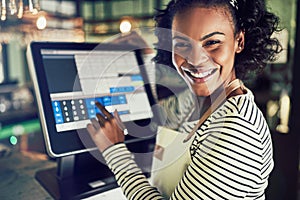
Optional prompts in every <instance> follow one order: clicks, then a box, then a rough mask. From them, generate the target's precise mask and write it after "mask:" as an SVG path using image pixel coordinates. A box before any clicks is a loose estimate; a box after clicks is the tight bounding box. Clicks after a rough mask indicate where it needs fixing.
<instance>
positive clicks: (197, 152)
mask: <svg viewBox="0 0 300 200" xmlns="http://www.w3.org/2000/svg"><path fill="white" fill-rule="evenodd" d="M156 21H157V26H158V29H157V31H156V34H157V36H158V39H159V42H158V44H157V52H158V53H157V56H156V57H155V61H156V62H157V63H159V64H167V65H168V66H171V67H174V68H176V70H177V72H178V73H179V74H180V75H181V77H182V78H183V79H184V80H185V81H186V83H187V84H188V86H189V88H190V90H191V92H192V93H193V95H191V93H188V92H186V91H185V92H183V93H182V94H179V95H178V96H177V97H170V98H169V99H166V100H165V101H163V102H162V106H163V107H164V108H165V111H166V116H167V119H166V123H165V124H164V126H166V127H168V128H170V127H172V128H173V129H176V130H177V131H178V132H180V134H186V135H188V137H187V138H192V139H191V140H192V142H191V143H189V145H190V146H189V147H188V154H187V155H188V157H189V159H187V160H188V162H187V163H185V164H186V168H185V169H184V172H183V174H178V169H179V168H181V166H178V168H176V166H175V169H177V170H174V171H171V172H168V173H166V174H172V176H177V175H178V176H180V178H179V182H178V183H175V184H174V183H172V184H170V183H168V182H167V181H168V179H165V178H163V177H161V180H159V184H157V185H155V184H154V185H151V184H150V183H149V182H148V181H147V179H146V178H145V177H144V176H143V175H142V173H141V170H140V169H139V168H138V167H137V165H136V164H135V163H134V161H133V159H132V157H131V153H130V152H129V151H128V149H127V147H126V145H125V144H124V143H123V141H122V139H121V140H120V138H122V137H121V136H120V134H123V133H122V130H121V129H120V128H119V129H118V126H117V124H116V123H117V122H116V120H111V119H110V120H104V119H105V118H101V120H98V122H97V121H95V120H94V121H93V124H90V125H89V129H92V130H93V131H90V133H91V135H92V137H93V139H94V141H95V143H96V144H97V145H98V148H99V150H100V151H102V152H103V156H104V158H105V159H106V161H107V164H108V166H109V167H110V169H111V170H112V171H113V172H114V174H115V175H116V179H117V181H118V183H119V185H120V186H121V187H122V189H123V191H124V194H125V195H126V196H127V197H128V198H130V199H163V198H165V197H166V198H169V199H265V190H266V188H267V186H268V178H269V175H270V173H271V171H272V170H273V167H274V162H273V154H272V152H273V149H272V141H271V136H270V131H269V128H268V125H267V123H266V121H265V119H264V116H263V114H262V112H261V111H260V110H259V108H258V107H257V106H256V103H255V101H254V95H253V94H252V92H251V91H250V90H249V89H248V88H247V87H245V86H244V85H243V84H242V83H241V81H240V80H239V79H241V78H244V77H246V76H247V73H248V72H253V71H255V70H257V69H258V70H259V69H262V68H264V67H265V66H266V63H267V62H268V61H271V60H273V59H274V58H275V56H276V54H277V53H279V52H280V50H281V46H280V44H279V42H278V40H277V39H275V38H271V35H272V34H273V32H274V31H277V25H278V18H277V17H276V16H275V15H274V14H272V13H270V12H268V11H267V10H266V8H265V4H264V1H263V0H171V1H170V3H169V4H168V6H167V8H166V9H165V10H162V11H159V13H158V15H157V16H156ZM166 29H167V30H168V29H171V31H166ZM168 49H170V50H171V49H172V50H171V51H168ZM164 76H168V74H164ZM224 91H225V92H224ZM224 93H225V95H224ZM222 95H223V96H222ZM193 96H194V97H196V98H193ZM222 97H223V99H222ZM203 102H204V103H203ZM100 107H101V106H100ZM203 113H204V114H203ZM198 119H200V120H198ZM99 124H100V125H99ZM174 124H175V125H174ZM167 130H168V129H167ZM170 132H171V131H170ZM100 140H102V142H101V141H100ZM103 141H106V142H104V143H103ZM184 141H186V140H184ZM175 146H176V145H175ZM179 146H180V145H177V147H179ZM169 156H170V155H169ZM176 156H177V155H174V157H176ZM161 159H163V158H161ZM163 170H164V169H163ZM161 176H164V174H163V173H161ZM167 191H168V192H167ZM169 191H171V192H169Z"/></svg>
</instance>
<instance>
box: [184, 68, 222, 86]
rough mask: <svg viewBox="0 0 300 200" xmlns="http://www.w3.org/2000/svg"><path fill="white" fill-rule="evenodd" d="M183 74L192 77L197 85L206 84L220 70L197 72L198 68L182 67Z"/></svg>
mask: <svg viewBox="0 0 300 200" xmlns="http://www.w3.org/2000/svg"><path fill="white" fill-rule="evenodd" d="M182 70H183V72H184V73H185V74H186V75H187V76H188V77H190V78H191V79H192V80H193V81H194V82H195V83H203V82H206V81H207V80H208V79H209V78H210V77H211V76H212V75H213V74H214V73H215V72H216V71H217V70H218V69H217V68H212V69H208V70H203V69H202V70H197V69H196V68H186V67H182Z"/></svg>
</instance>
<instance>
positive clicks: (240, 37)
mask: <svg viewBox="0 0 300 200" xmlns="http://www.w3.org/2000/svg"><path fill="white" fill-rule="evenodd" d="M235 46H236V48H235V52H236V53H241V52H242V51H243V49H244V47H245V32H244V31H240V32H239V33H238V34H237V35H236V45H235Z"/></svg>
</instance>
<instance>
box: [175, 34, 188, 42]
mask: <svg viewBox="0 0 300 200" xmlns="http://www.w3.org/2000/svg"><path fill="white" fill-rule="evenodd" d="M172 39H173V40H175V39H181V40H186V41H188V40H189V39H188V38H187V37H183V36H179V35H176V36H174V37H173V38H172Z"/></svg>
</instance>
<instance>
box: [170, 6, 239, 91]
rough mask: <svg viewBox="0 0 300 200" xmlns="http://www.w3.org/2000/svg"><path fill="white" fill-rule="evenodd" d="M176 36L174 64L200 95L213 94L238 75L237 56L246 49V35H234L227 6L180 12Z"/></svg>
mask: <svg viewBox="0 0 300 200" xmlns="http://www.w3.org/2000/svg"><path fill="white" fill-rule="evenodd" d="M172 37H173V38H172V40H173V45H172V46H173V47H172V52H173V63H174V65H175V66H176V68H177V71H178V72H179V74H180V75H181V76H182V77H183V78H184V79H185V81H186V82H187V83H188V84H189V86H190V88H191V89H192V90H193V91H194V93H195V94H196V95H197V96H209V95H210V94H211V93H212V92H213V91H215V90H216V89H217V88H218V87H220V86H221V85H222V84H223V86H224V87H225V86H226V85H227V84H228V83H229V82H230V81H231V80H233V79H234V78H235V72H234V68H233V65H234V57H235V53H239V52H240V51H241V50H242V48H243V44H244V34H243V33H242V32H241V33H239V34H237V35H235V34H234V25H233V21H232V18H231V16H230V13H229V11H228V10H226V8H223V7H214V8H202V7H194V8H190V9H188V10H186V11H184V12H181V13H177V14H176V15H175V16H174V19H173V23H172ZM239 46H241V47H242V48H239Z"/></svg>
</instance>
